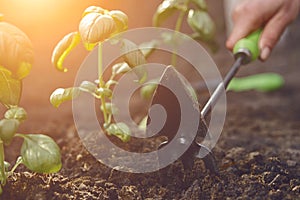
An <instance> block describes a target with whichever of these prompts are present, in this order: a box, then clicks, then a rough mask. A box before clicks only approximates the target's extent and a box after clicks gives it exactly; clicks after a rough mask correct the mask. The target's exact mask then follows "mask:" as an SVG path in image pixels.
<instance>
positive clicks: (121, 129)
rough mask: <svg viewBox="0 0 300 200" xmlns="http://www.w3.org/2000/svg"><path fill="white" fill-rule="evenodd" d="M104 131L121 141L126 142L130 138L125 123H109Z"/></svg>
mask: <svg viewBox="0 0 300 200" xmlns="http://www.w3.org/2000/svg"><path fill="white" fill-rule="evenodd" d="M106 131H107V133H108V135H114V136H116V137H118V138H119V139H120V140H122V141H123V142H128V141H129V140H130V135H131V132H130V129H129V127H128V126H127V125H126V124H125V123H122V122H120V123H116V124H110V126H109V127H108V128H107V129H106Z"/></svg>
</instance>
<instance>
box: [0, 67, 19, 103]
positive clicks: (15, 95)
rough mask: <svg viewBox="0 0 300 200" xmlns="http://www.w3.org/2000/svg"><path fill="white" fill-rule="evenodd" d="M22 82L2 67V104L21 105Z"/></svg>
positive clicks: (0, 74)
mask: <svg viewBox="0 0 300 200" xmlns="http://www.w3.org/2000/svg"><path fill="white" fill-rule="evenodd" d="M21 92H22V82H21V81H20V80H17V79H14V78H12V77H11V72H10V71H8V70H7V69H5V68H3V67H1V66H0V103H2V104H3V105H5V106H15V105H18V104H19V101H20V97H21Z"/></svg>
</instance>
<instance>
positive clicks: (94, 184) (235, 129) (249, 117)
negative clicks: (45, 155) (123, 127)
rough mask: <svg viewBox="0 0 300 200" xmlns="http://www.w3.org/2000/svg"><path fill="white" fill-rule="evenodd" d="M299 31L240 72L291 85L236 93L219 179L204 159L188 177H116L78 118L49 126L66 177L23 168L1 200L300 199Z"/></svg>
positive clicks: (170, 173) (171, 171)
mask: <svg viewBox="0 0 300 200" xmlns="http://www.w3.org/2000/svg"><path fill="white" fill-rule="evenodd" d="M299 27H300V22H299V20H298V22H297V23H295V24H294V25H293V26H292V27H291V32H290V34H289V35H288V37H287V39H286V41H285V43H284V44H281V45H280V46H279V47H278V49H277V50H276V51H275V52H274V53H273V55H272V57H271V59H270V61H268V62H266V63H265V64H260V63H255V64H252V65H253V66H251V67H248V68H244V69H242V70H241V72H240V74H243V75H246V74H254V73H260V72H264V71H275V72H277V73H280V74H282V75H283V77H284V78H285V81H286V83H285V86H284V87H283V88H282V89H280V90H278V91H274V92H270V93H260V92H256V91H250V92H243V93H233V92H230V93H228V96H227V97H228V99H227V100H228V111H227V118H226V123H225V126H224V129H223V132H222V135H221V137H220V139H219V141H218V143H217V146H216V147H215V148H214V149H213V152H214V154H215V156H216V159H217V162H218V166H219V168H220V174H219V175H218V176H215V175H212V174H210V173H209V171H208V170H207V169H205V167H204V163H203V161H202V160H200V159H196V162H195V165H194V167H193V170H192V171H187V172H184V171H183V168H182V164H181V163H180V162H175V163H173V164H172V165H170V166H169V167H168V168H167V170H166V173H164V174H161V173H158V172H155V173H149V174H129V173H124V172H119V171H116V170H112V169H110V168H108V167H106V166H105V165H103V164H101V163H100V162H98V161H97V160H96V159H95V158H94V157H93V156H92V155H90V154H89V152H87V151H86V150H85V148H84V147H83V146H82V144H81V142H80V140H79V137H78V136H77V133H76V131H75V129H74V128H73V125H72V124H71V123H70V121H71V118H70V119H68V120H66V122H65V121H54V122H52V123H48V124H47V125H46V126H47V131H48V132H49V133H53V135H54V137H55V139H56V141H57V143H58V144H59V146H60V147H61V151H62V161H63V167H62V170H61V171H60V172H59V173H57V174H50V175H40V174H34V173H31V172H28V171H27V170H26V169H25V167H19V168H18V170H17V173H15V174H14V176H12V177H10V178H9V180H8V182H7V184H6V186H5V187H4V192H3V194H2V196H1V197H0V199H5V200H8V199H9V200H13V199H47V200H48V199H122V200H127V199H128V200H129V199H148V200H150V199H156V200H157V199H274V200H275V199H278V200H280V199H300V132H299V130H300V104H299V102H300V93H299V91H300V79H299V76H300V60H299V56H300V47H299V45H298V44H299V40H300V31H299ZM223 37H224V36H223ZM295 42H296V43H295ZM224 52H225V51H224V49H223V50H222V49H221V51H220V52H219V53H218V54H217V55H216V56H215V60H216V62H217V64H219V65H220V64H222V65H223V64H224V63H226V64H228V66H229V64H230V62H232V58H230V57H229V56H227V57H226V56H224V55H228V54H226V53H224ZM255 65H257V66H255ZM226 69H228V68H225V70H226ZM28 123H30V122H28Z"/></svg>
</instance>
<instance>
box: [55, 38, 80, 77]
mask: <svg viewBox="0 0 300 200" xmlns="http://www.w3.org/2000/svg"><path fill="white" fill-rule="evenodd" d="M79 42H80V36H79V34H78V32H72V33H69V34H68V35H66V36H65V37H64V38H63V39H62V40H61V41H59V43H58V44H57V45H56V47H55V48H54V50H53V53H52V58H51V62H52V64H54V65H55V67H56V69H58V70H59V71H62V72H67V71H68V69H67V68H64V67H63V62H64V60H65V59H66V57H67V56H68V55H69V53H70V52H71V51H72V50H73V49H74V48H75V47H76V46H77V45H78V44H79Z"/></svg>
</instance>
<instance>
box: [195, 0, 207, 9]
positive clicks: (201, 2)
mask: <svg viewBox="0 0 300 200" xmlns="http://www.w3.org/2000/svg"><path fill="white" fill-rule="evenodd" d="M192 2H193V3H194V4H195V5H196V6H197V7H198V8H199V9H201V10H204V11H206V10H207V4H206V1H205V0H192Z"/></svg>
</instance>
